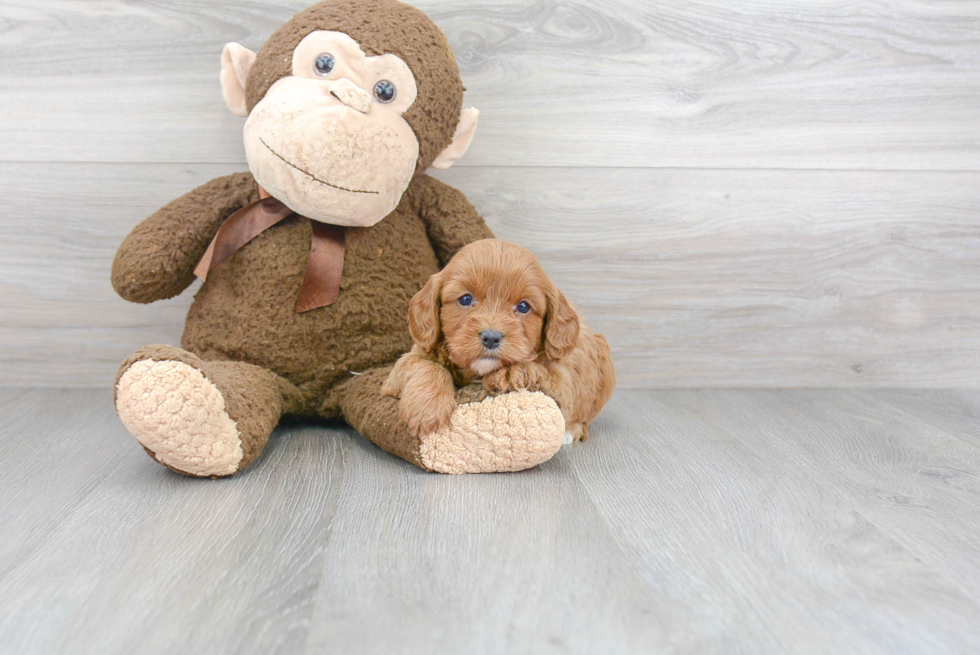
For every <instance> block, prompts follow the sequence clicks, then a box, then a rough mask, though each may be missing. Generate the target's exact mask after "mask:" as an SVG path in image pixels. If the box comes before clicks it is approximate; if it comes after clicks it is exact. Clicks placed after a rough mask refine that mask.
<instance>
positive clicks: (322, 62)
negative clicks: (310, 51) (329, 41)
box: [313, 52, 337, 77]
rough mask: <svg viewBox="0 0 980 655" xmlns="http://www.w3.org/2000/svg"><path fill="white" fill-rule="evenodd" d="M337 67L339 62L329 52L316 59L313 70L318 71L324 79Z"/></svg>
mask: <svg viewBox="0 0 980 655" xmlns="http://www.w3.org/2000/svg"><path fill="white" fill-rule="evenodd" d="M336 65H337V60H336V59H334V58H333V55H332V54H330V53H329V52H324V53H323V54H322V55H320V56H319V57H317V58H316V61H315V62H314V63H313V68H314V70H316V74H317V75H320V76H321V77H322V76H326V75H329V74H330V72H331V71H332V70H333V67H334V66H336Z"/></svg>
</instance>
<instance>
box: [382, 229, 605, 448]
mask: <svg viewBox="0 0 980 655" xmlns="http://www.w3.org/2000/svg"><path fill="white" fill-rule="evenodd" d="M408 325H409V329H410V330H411V333H412V338H413V339H414V341H415V346H414V347H413V348H412V350H411V352H409V353H407V354H405V355H403V356H402V357H401V359H399V360H398V363H397V364H395V368H394V370H393V371H392V372H391V375H390V376H389V378H388V380H387V381H386V382H385V384H384V387H383V389H382V391H383V392H384V393H386V394H388V395H389V396H395V397H396V398H401V404H400V413H401V417H402V418H403V419H404V420H405V422H406V423H408V425H409V427H410V428H411V429H412V431H413V432H415V433H416V434H428V433H430V432H434V431H435V430H438V429H439V428H441V427H443V426H445V425H447V424H448V423H449V417H450V416H451V415H452V413H453V410H454V409H455V408H456V400H455V391H456V385H459V386H463V385H465V384H468V383H469V382H471V381H473V380H475V379H477V378H481V377H482V380H483V385H484V386H485V387H486V388H488V389H490V390H492V391H500V392H503V391H512V390H517V389H529V390H532V391H543V392H544V393H546V394H548V395H549V396H551V397H552V398H554V399H555V402H557V403H558V407H559V408H560V409H561V412H562V414H563V415H564V417H565V429H566V430H567V432H568V433H570V435H571V438H572V439H574V440H575V441H579V440H584V439H585V438H587V437H588V436H589V423H590V422H592V419H594V418H595V417H596V415H597V414H598V413H599V411H600V410H601V409H602V406H603V405H605V404H606V402H607V401H608V400H609V398H610V396H612V392H613V387H615V385H616V374H615V371H614V369H613V362H612V357H611V355H610V353H609V344H608V343H606V340H605V338H604V337H603V336H602V335H601V334H593V333H592V331H591V330H589V328H587V327H586V326H585V325H582V324H581V323H580V322H579V317H578V314H577V313H576V311H575V309H574V308H573V307H572V305H571V304H570V303H569V302H568V301H567V300H566V299H565V296H564V295H562V293H561V291H559V290H558V289H557V288H556V287H555V285H554V284H552V282H551V280H550V279H549V278H548V276H547V275H546V274H545V272H544V270H543V269H542V268H541V265H540V264H539V263H538V258H537V257H535V256H534V254H533V253H531V252H530V251H529V250H527V249H525V248H522V247H521V246H518V245H516V244H513V243H508V242H506V241H498V240H496V239H485V240H483V241H476V242H474V243H471V244H470V245H468V246H466V247H465V248H463V249H462V250H460V251H459V252H458V253H457V254H456V256H455V257H453V259H452V260H451V261H450V262H449V263H448V264H447V265H446V267H445V268H444V269H443V270H442V271H440V272H439V273H436V274H435V275H433V276H432V277H431V278H429V281H428V282H427V283H426V284H425V286H424V287H423V288H422V290H421V291H419V292H418V293H417V294H415V297H414V298H412V302H411V305H410V306H409V310H408ZM567 438H568V435H566V439H567Z"/></svg>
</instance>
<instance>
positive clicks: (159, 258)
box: [112, 173, 259, 303]
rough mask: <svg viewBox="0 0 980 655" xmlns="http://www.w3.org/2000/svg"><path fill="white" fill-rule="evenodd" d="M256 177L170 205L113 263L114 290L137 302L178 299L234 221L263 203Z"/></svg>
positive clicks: (219, 181) (225, 182)
mask: <svg viewBox="0 0 980 655" xmlns="http://www.w3.org/2000/svg"><path fill="white" fill-rule="evenodd" d="M258 193H259V192H258V186H256V184H255V179H254V178H253V177H252V175H251V174H250V173H235V174H234V175H228V176H226V177H219V178H215V179H213V180H211V181H210V182H208V183H206V184H203V185H201V186H199V187H198V188H196V189H194V190H193V191H191V192H190V193H187V194H185V195H183V196H181V197H180V198H177V199H176V200H174V201H172V202H170V203H169V204H168V205H166V206H165V207H163V208H162V209H160V210H158V211H157V212H156V213H154V214H153V215H152V216H150V217H149V218H147V219H146V220H144V221H143V222H142V223H140V224H139V225H137V226H136V227H135V228H133V231H132V232H130V233H129V236H127V237H126V239H125V240H124V241H123V242H122V245H120V246H119V250H118V251H116V258H115V260H114V261H113V262H112V286H113V288H114V289H115V290H116V292H117V293H118V294H119V295H120V296H122V297H123V298H125V299H126V300H129V301H131V302H138V303H149V302H153V301H155V300H161V299H163V298H172V297H173V296H176V295H177V294H179V293H180V292H182V291H183V290H184V289H186V288H187V287H188V286H190V284H191V282H193V281H194V267H195V266H196V265H197V263H198V261H200V259H201V257H202V256H203V255H204V251H205V250H207V247H208V244H209V243H210V242H211V239H212V237H214V235H215V234H216V233H217V231H218V228H220V227H221V224H222V223H223V222H224V220H225V219H226V218H228V216H230V215H231V214H233V213H234V212H236V211H238V210H239V209H241V208H242V207H244V206H245V205H247V204H248V203H250V202H252V201H253V200H257V199H258Z"/></svg>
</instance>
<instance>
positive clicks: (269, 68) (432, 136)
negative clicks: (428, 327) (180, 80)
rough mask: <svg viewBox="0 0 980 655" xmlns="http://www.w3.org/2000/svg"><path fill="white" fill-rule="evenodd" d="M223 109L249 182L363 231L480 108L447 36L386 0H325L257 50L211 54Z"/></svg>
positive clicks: (232, 47) (467, 132) (438, 159)
mask: <svg viewBox="0 0 980 655" xmlns="http://www.w3.org/2000/svg"><path fill="white" fill-rule="evenodd" d="M221 89H222V93H223V95H224V98H225V102H226V103H227V105H228V108H229V109H231V110H232V111H233V112H235V113H236V114H238V115H239V116H247V117H248V120H247V121H246V122H245V156H246V158H247V159H248V166H249V169H250V170H251V171H252V174H253V175H254V176H255V179H256V181H257V182H258V183H259V184H260V185H262V186H263V187H264V188H265V189H266V190H267V191H268V192H269V193H270V194H271V195H272V196H273V197H274V198H277V199H278V200H281V201H282V202H283V203H285V204H286V206H287V207H289V208H290V209H292V210H294V211H296V212H298V213H300V214H302V215H304V216H307V217H308V218H312V219H314V220H317V221H322V222H324V223H332V224H334V225H345V226H361V227H367V226H370V225H374V224H375V223H377V222H378V221H380V220H381V219H383V218H384V217H385V216H387V215H388V214H389V213H390V212H391V211H392V210H393V209H394V208H395V207H396V206H397V205H398V202H399V201H400V200H401V197H402V194H403V193H404V192H405V190H406V189H407V188H408V185H409V183H410V182H411V181H412V178H413V177H414V176H415V174H416V173H419V172H421V171H424V170H425V169H426V168H428V167H430V166H434V167H436V168H449V167H450V166H452V164H453V163H454V162H455V161H456V160H457V159H459V158H460V157H461V156H462V155H463V153H465V152H466V149H467V148H468V147H469V145H470V142H471V141H472V139H473V134H474V132H475V131H476V122H477V116H478V114H479V112H477V110H476V109H473V108H468V109H462V100H463V85H462V82H461V81H460V78H459V69H458V68H457V66H456V60H455V58H454V57H453V54H452V51H451V50H450V49H449V44H448V43H447V42H446V38H445V36H444V35H443V34H442V32H441V31H440V30H439V28H438V27H436V26H435V24H433V23H432V21H431V20H429V18H428V17H427V16H426V15H425V14H423V13H422V12H421V11H419V10H418V9H415V8H414V7H410V6H408V5H405V4H402V3H400V2H396V1H395V0H326V2H321V3H319V4H317V5H314V6H313V7H310V8H309V9H307V10H306V11H303V12H302V13H300V14H297V15H296V16H294V17H293V18H292V19H291V20H290V21H289V22H287V23H286V24H285V25H283V26H282V27H281V28H280V29H279V30H278V31H276V33H275V34H273V35H272V37H271V38H270V39H269V40H268V41H267V42H266V44H265V45H264V46H262V48H261V50H259V53H258V54H255V53H253V52H252V51H250V50H248V49H246V48H244V47H242V46H240V45H238V44H237V43H229V44H228V45H227V46H225V50H224V52H223V53H222V57H221Z"/></svg>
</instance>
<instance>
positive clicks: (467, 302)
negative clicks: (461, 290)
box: [459, 293, 473, 307]
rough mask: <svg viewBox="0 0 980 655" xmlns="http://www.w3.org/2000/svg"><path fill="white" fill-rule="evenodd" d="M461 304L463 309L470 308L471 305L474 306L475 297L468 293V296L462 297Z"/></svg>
mask: <svg viewBox="0 0 980 655" xmlns="http://www.w3.org/2000/svg"><path fill="white" fill-rule="evenodd" d="M459 304H460V305H462V306H463V307H469V306H470V305H472V304H473V296H471V295H470V294H468V293H467V294H464V295H463V296H462V297H461V298H460V299H459Z"/></svg>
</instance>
